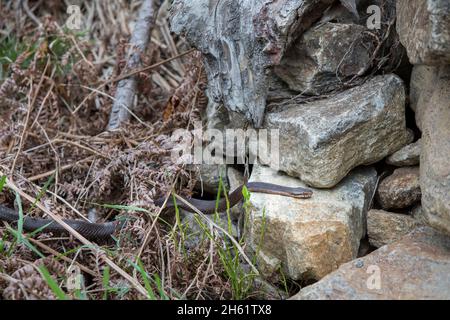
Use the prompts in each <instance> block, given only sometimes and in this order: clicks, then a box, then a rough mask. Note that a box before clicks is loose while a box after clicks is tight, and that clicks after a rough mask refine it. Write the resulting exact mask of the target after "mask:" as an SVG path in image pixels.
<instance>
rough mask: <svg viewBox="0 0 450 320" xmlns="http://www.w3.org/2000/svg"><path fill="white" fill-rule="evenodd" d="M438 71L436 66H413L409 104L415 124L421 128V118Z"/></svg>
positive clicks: (434, 84) (425, 109)
mask: <svg viewBox="0 0 450 320" xmlns="http://www.w3.org/2000/svg"><path fill="white" fill-rule="evenodd" d="M438 73H439V68H438V67H432V66H425V65H416V66H414V67H413V71H412V74H411V84H410V106H411V109H413V110H414V112H415V116H416V124H417V127H418V128H419V129H421V130H422V118H423V115H424V114H425V113H426V112H427V108H428V107H429V106H430V105H429V103H428V102H429V101H430V97H431V96H432V95H433V91H434V88H435V86H436V81H437V77H438Z"/></svg>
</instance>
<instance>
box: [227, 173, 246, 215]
mask: <svg viewBox="0 0 450 320" xmlns="http://www.w3.org/2000/svg"><path fill="white" fill-rule="evenodd" d="M227 175H228V182H229V184H230V190H229V191H234V190H236V189H237V188H239V187H240V186H241V185H243V184H244V182H245V179H244V174H243V173H242V172H240V171H239V170H237V169H235V168H233V167H228V169H227ZM242 206H243V203H242V201H241V202H240V203H238V204H236V205H235V206H233V207H232V208H231V209H230V212H231V214H232V216H233V218H234V219H236V220H239V219H240V218H241V216H242V214H243V212H244V209H243V207H242Z"/></svg>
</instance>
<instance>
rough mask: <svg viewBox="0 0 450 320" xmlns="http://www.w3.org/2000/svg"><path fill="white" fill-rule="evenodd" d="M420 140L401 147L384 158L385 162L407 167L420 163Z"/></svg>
mask: <svg viewBox="0 0 450 320" xmlns="http://www.w3.org/2000/svg"><path fill="white" fill-rule="evenodd" d="M421 142H422V141H421V140H418V141H416V142H414V143H412V144H408V145H407V146H405V147H403V148H401V149H400V150H398V151H397V152H396V153H394V154H393V155H391V156H389V157H388V158H387V159H386V163H387V164H390V165H393V166H397V167H407V166H416V165H418V164H419V163H420V152H421Z"/></svg>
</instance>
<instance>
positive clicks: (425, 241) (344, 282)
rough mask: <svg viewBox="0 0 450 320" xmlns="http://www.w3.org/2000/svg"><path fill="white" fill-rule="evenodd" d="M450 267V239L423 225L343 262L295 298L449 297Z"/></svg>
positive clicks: (382, 298)
mask: <svg viewBox="0 0 450 320" xmlns="http://www.w3.org/2000/svg"><path fill="white" fill-rule="evenodd" d="M449 270H450V238H449V237H448V236H446V235H443V234H441V233H438V232H437V231H435V230H433V229H431V228H428V227H421V228H419V229H416V230H415V231H413V232H412V233H411V234H409V235H408V236H406V237H404V238H403V239H402V240H400V241H398V242H395V243H393V244H390V245H387V246H384V247H382V248H380V249H378V250H376V251H374V252H372V253H371V254H369V255H367V256H366V257H364V258H361V259H358V260H356V261H352V262H349V263H346V264H344V265H342V266H341V267H340V268H339V269H338V270H337V271H335V272H333V273H332V274H330V275H328V276H326V277H325V278H323V279H322V280H321V281H319V282H317V283H315V284H313V285H312V286H308V287H306V288H304V289H302V290H301V291H300V293H299V294H297V295H296V296H294V297H292V299H298V300H304V299H308V300H312V299H317V300H344V299H351V300H373V299H377V300H390V299H396V300H410V299H419V300H422V299H443V300H448V299H450V272H449ZM378 280H379V281H378Z"/></svg>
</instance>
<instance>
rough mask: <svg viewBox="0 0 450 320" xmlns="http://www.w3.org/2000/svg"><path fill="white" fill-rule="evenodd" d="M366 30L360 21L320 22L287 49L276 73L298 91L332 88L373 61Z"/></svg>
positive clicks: (316, 90)
mask: <svg viewBox="0 0 450 320" xmlns="http://www.w3.org/2000/svg"><path fill="white" fill-rule="evenodd" d="M364 31H366V28H365V27H363V26H360V25H357V24H341V23H325V24H319V25H318V26H316V27H313V28H311V29H310V30H308V31H307V32H305V33H304V34H303V36H302V37H301V38H300V39H299V40H298V41H297V42H295V44H294V45H293V46H292V47H291V48H290V49H289V50H288V51H287V52H286V55H285V56H284V57H283V59H282V60H281V63H280V65H279V66H276V67H275V69H274V70H275V73H276V74H277V75H278V76H279V77H280V78H281V79H282V80H283V81H285V82H286V83H287V84H288V85H289V88H290V89H292V90H296V91H298V92H302V93H305V94H315V95H319V94H322V93H326V92H329V91H332V90H334V89H336V88H338V87H339V86H340V85H341V83H342V81H343V80H345V79H346V78H348V77H350V76H353V75H356V74H357V73H358V72H359V71H360V70H361V69H363V68H364V67H366V66H367V65H369V64H370V58H371V56H372V51H373V50H374V44H373V42H372V39H370V38H368V37H367V36H365V34H364Z"/></svg>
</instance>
